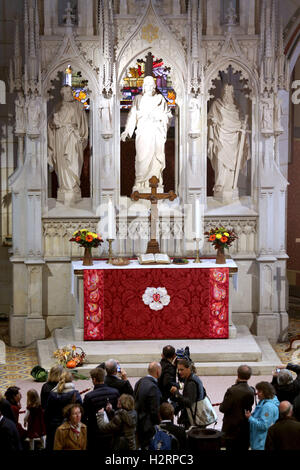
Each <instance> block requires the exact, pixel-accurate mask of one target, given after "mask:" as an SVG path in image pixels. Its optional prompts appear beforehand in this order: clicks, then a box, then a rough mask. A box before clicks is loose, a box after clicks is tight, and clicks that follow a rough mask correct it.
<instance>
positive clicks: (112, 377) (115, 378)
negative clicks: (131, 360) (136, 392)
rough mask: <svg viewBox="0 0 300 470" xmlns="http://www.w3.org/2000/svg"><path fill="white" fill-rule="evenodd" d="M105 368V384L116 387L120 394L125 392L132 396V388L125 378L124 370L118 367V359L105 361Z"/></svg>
mask: <svg viewBox="0 0 300 470" xmlns="http://www.w3.org/2000/svg"><path fill="white" fill-rule="evenodd" d="M105 370H106V374H107V375H106V377H105V380H104V383H105V385H107V386H108V387H113V388H116V389H117V390H118V392H119V394H120V395H122V394H123V393H125V394H126V395H132V396H133V388H132V386H131V383H130V382H129V380H128V379H127V374H126V371H125V370H124V369H122V368H121V367H120V364H119V363H118V361H116V360H115V359H109V360H108V361H106V362H105Z"/></svg>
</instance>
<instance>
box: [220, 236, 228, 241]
mask: <svg viewBox="0 0 300 470" xmlns="http://www.w3.org/2000/svg"><path fill="white" fill-rule="evenodd" d="M227 240H228V238H227V237H225V236H224V235H223V237H222V238H221V242H223V243H226V242H227Z"/></svg>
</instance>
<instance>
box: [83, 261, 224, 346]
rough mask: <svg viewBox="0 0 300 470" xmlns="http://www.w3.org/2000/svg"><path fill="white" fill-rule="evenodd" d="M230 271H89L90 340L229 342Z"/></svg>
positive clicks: (87, 314) (86, 291)
mask: <svg viewBox="0 0 300 470" xmlns="http://www.w3.org/2000/svg"><path fill="white" fill-rule="evenodd" d="M228 297H229V269H228V268H209V269H193V268H190V269H164V268H161V269H151V268H149V269H148V268H147V269H143V270H141V269H130V270H125V269H118V270H116V269H105V270H104V269H103V270H101V269H86V270H85V271H84V340H85V341H87V340H94V341H99V340H118V339H122V340H141V339H181V338H182V339H185V338H190V339H204V338H206V339H207V338H213V339H216V338H228Z"/></svg>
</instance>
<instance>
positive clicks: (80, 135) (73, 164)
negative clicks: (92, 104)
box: [48, 86, 88, 203]
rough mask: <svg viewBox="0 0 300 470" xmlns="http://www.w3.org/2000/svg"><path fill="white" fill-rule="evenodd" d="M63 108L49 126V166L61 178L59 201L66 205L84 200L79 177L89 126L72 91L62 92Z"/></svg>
mask: <svg viewBox="0 0 300 470" xmlns="http://www.w3.org/2000/svg"><path fill="white" fill-rule="evenodd" d="M61 96H62V100H63V101H62V105H61V107H60V109H59V110H58V111H57V112H55V113H54V114H53V117H52V119H51V120H50V122H49V124H48V162H49V165H50V167H52V168H54V170H55V172H56V174H57V177H58V185H59V188H58V196H57V199H58V200H59V201H61V202H64V203H67V202H70V201H78V200H80V198H81V192H80V175H81V170H82V165H83V150H84V149H85V147H86V144H87V139H88V122H87V117H86V114H85V110H84V106H83V105H82V103H79V102H78V101H75V100H74V98H73V94H72V89H71V87H69V86H64V87H62V89H61Z"/></svg>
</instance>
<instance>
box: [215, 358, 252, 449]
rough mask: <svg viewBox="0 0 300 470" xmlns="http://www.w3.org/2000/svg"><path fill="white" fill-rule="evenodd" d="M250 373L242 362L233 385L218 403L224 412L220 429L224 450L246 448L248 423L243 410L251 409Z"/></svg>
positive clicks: (248, 368) (249, 369)
mask: <svg viewBox="0 0 300 470" xmlns="http://www.w3.org/2000/svg"><path fill="white" fill-rule="evenodd" d="M251 375H252V370H251V367H249V366H248V365H246V364H242V365H241V366H239V368H238V369H237V379H236V382H235V384H234V385H232V386H231V387H230V388H228V389H227V391H226V393H225V396H224V398H223V402H222V403H221V405H220V408H219V409H220V411H221V413H224V417H223V426H222V431H223V432H224V441H225V442H224V445H225V447H226V450H230V451H235V450H238V451H239V450H248V448H249V437H250V436H249V432H250V431H249V423H248V421H247V419H246V418H245V410H249V411H251V410H252V406H253V403H254V393H255V390H254V388H253V387H250V386H249V385H248V383H247V382H248V380H249V379H250V377H251Z"/></svg>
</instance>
